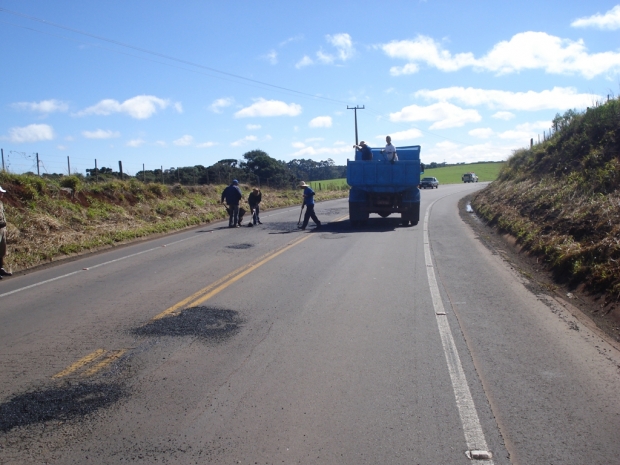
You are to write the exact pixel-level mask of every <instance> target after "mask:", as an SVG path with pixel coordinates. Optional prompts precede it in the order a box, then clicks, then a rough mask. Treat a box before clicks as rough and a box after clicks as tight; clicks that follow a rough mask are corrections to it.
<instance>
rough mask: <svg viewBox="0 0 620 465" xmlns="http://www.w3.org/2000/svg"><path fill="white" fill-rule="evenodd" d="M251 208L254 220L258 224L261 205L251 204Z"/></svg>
mask: <svg viewBox="0 0 620 465" xmlns="http://www.w3.org/2000/svg"><path fill="white" fill-rule="evenodd" d="M250 210H252V221H253V222H254V224H256V222H257V221H260V216H259V215H260V207H259V206H258V205H250Z"/></svg>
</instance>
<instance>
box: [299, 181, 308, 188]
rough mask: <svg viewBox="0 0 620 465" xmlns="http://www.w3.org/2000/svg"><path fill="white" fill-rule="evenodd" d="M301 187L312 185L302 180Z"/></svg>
mask: <svg viewBox="0 0 620 465" xmlns="http://www.w3.org/2000/svg"><path fill="white" fill-rule="evenodd" d="M299 187H310V185H309V184H306V183H305V182H304V181H301V182H300V183H299Z"/></svg>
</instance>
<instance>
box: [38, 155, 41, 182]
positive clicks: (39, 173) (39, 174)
mask: <svg viewBox="0 0 620 465" xmlns="http://www.w3.org/2000/svg"><path fill="white" fill-rule="evenodd" d="M37 176H41V172H40V171H39V152H37Z"/></svg>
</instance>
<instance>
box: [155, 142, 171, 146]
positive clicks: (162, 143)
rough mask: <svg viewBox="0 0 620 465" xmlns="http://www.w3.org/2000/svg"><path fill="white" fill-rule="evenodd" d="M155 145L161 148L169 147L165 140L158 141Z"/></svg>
mask: <svg viewBox="0 0 620 465" xmlns="http://www.w3.org/2000/svg"><path fill="white" fill-rule="evenodd" d="M155 145H159V146H160V147H168V144H167V143H166V141H165V140H157V141H155Z"/></svg>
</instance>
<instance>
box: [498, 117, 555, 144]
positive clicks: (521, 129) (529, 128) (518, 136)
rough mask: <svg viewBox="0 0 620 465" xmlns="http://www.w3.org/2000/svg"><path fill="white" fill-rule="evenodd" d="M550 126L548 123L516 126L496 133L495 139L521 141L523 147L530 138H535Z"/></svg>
mask: <svg viewBox="0 0 620 465" xmlns="http://www.w3.org/2000/svg"><path fill="white" fill-rule="evenodd" d="M550 126H551V122H550V121H536V122H534V123H523V124H518V125H517V127H516V128H515V129H511V130H508V131H504V132H500V133H498V134H497V137H499V138H500V139H510V140H522V141H524V145H525V143H526V142H529V140H530V139H531V138H535V137H536V136H537V135H538V134H540V133H541V132H543V131H545V130H549V127H550Z"/></svg>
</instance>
